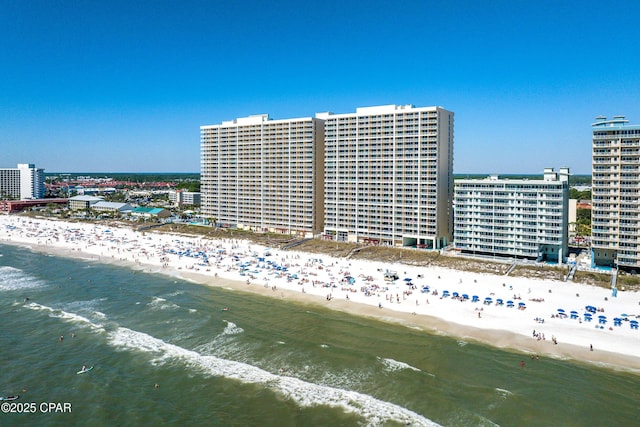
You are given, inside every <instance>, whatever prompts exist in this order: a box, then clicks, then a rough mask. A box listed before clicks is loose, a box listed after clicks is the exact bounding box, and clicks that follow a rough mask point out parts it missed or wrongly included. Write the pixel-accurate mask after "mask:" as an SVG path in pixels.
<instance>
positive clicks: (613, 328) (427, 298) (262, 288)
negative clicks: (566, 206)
mask: <svg viewBox="0 0 640 427" xmlns="http://www.w3.org/2000/svg"><path fill="white" fill-rule="evenodd" d="M0 243H3V244H13V245H22V246H27V247H30V248H31V249H33V250H38V251H43V252H49V253H53V254H57V255H61V256H70V257H77V258H84V259H90V260H94V261H99V262H107V263H118V264H121V265H126V266H129V267H131V268H136V269H140V270H143V271H147V272H155V273H162V274H169V275H174V276H176V277H180V278H183V279H186V280H190V281H193V282H196V283H200V284H205V285H210V286H220V287H223V288H227V289H230V290H233V291H241V292H253V293H257V294H261V295H265V296H268V297H272V298H280V299H285V300H287V299H288V300H292V301H298V302H302V303H306V304H315V305H320V306H324V307H328V308H331V309H335V310H341V311H345V312H348V313H351V314H354V315H361V316H367V317H371V318H376V319H379V320H381V321H386V322H394V323H399V324H402V325H405V326H407V327H412V328H416V329H421V330H425V331H428V332H430V333H438V334H445V335H450V336H453V337H456V338H457V339H459V340H463V341H477V342H481V343H485V344H488V345H491V346H495V347H500V348H505V349H512V350H515V351H519V352H523V353H526V355H523V357H533V356H534V355H540V356H547V357H548V356H551V357H558V358H568V359H573V360H577V361H581V362H587V363H593V364H600V365H603V366H607V367H612V368H617V369H625V370H629V371H633V372H636V373H640V331H639V330H638V329H636V328H634V327H632V326H634V324H635V325H637V321H638V320H640V294H639V293H637V292H630V291H622V290H619V291H618V292H617V295H615V296H614V293H613V292H612V290H610V289H602V288H596V287H592V286H586V285H578V284H575V283H572V282H559V281H552V280H539V279H526V278H517V277H510V276H504V275H489V274H479V273H470V272H464V271H455V270H449V269H444V268H438V267H429V268H424V267H412V266H407V265H403V264H389V265H385V264H383V263H379V262H369V261H361V260H344V259H337V258H332V257H329V256H318V255H313V254H305V253H301V252H296V251H294V250H288V251H281V250H277V249H273V248H265V247H262V246H259V245H256V244H252V243H250V242H247V241H240V240H215V241H214V240H208V239H203V238H193V237H186V236H181V235H170V234H160V233H153V232H146V233H142V232H136V231H133V230H131V229H125V228H114V227H111V226H104V225H100V224H82V223H70V222H64V221H54V220H44V219H32V218H27V217H21V216H0ZM385 272H394V273H396V274H397V277H398V278H397V279H396V280H394V281H387V280H385ZM587 307H589V309H587ZM231 309H233V308H232V307H231ZM572 312H573V313H572ZM601 316H603V317H601ZM616 319H617V320H616Z"/></svg>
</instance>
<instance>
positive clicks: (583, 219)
mask: <svg viewBox="0 0 640 427" xmlns="http://www.w3.org/2000/svg"><path fill="white" fill-rule="evenodd" d="M576 235H578V236H590V235H591V209H580V208H579V209H577V210H576Z"/></svg>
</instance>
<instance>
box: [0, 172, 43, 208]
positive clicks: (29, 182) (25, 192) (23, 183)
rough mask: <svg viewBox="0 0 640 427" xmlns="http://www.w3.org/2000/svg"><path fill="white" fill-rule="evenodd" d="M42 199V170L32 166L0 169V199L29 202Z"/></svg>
mask: <svg viewBox="0 0 640 427" xmlns="http://www.w3.org/2000/svg"><path fill="white" fill-rule="evenodd" d="M43 197H44V169H38V168H36V166H35V165H34V164H31V163H24V164H18V167H17V168H2V169H0V199H13V200H16V199H18V200H30V199H41V198H43Z"/></svg>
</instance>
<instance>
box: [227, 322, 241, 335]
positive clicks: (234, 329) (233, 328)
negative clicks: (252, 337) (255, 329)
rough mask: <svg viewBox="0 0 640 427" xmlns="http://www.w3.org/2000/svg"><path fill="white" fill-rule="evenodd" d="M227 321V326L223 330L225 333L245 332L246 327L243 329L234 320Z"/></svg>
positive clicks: (236, 333)
mask: <svg viewBox="0 0 640 427" xmlns="http://www.w3.org/2000/svg"><path fill="white" fill-rule="evenodd" d="M225 322H227V326H226V327H225V328H224V331H223V332H222V333H223V334H225V335H238V334H241V333H243V332H244V329H242V328H241V327H239V326H238V325H236V324H235V323H233V322H229V321H227V320H225Z"/></svg>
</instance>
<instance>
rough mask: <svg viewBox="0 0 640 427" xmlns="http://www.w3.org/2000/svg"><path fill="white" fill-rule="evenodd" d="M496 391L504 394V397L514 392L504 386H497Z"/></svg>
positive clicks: (500, 394)
mask: <svg viewBox="0 0 640 427" xmlns="http://www.w3.org/2000/svg"><path fill="white" fill-rule="evenodd" d="M496 392H497V394H498V395H499V396H502V397H504V398H506V397H508V396H511V395H512V394H513V393H511V392H510V391H509V390H505V389H503V388H498V387H496Z"/></svg>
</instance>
